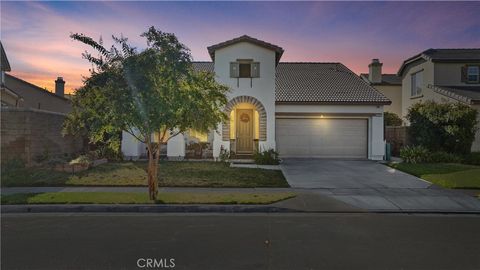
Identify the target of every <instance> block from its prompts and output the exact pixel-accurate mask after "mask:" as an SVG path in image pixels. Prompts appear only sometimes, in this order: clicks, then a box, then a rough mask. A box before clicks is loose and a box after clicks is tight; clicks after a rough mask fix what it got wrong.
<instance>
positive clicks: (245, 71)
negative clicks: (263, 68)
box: [239, 63, 252, 78]
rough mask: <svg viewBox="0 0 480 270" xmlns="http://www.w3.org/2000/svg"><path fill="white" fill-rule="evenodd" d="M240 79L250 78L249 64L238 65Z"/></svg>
mask: <svg viewBox="0 0 480 270" xmlns="http://www.w3.org/2000/svg"><path fill="white" fill-rule="evenodd" d="M239 66H240V78H251V77H252V75H251V74H252V73H251V64H250V63H240V64H239Z"/></svg>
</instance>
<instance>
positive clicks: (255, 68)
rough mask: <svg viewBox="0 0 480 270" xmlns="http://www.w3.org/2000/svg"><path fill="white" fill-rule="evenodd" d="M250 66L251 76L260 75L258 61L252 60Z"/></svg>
mask: <svg viewBox="0 0 480 270" xmlns="http://www.w3.org/2000/svg"><path fill="white" fill-rule="evenodd" d="M250 67H251V69H252V70H251V72H250V74H251V75H252V78H258V77H260V63H259V62H253V63H252V65H251V66H250Z"/></svg>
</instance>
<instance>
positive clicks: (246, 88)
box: [213, 42, 275, 157]
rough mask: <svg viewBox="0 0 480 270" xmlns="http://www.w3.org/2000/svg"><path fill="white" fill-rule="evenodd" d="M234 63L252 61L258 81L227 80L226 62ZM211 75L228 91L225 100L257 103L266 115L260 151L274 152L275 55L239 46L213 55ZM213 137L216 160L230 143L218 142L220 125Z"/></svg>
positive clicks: (257, 47)
mask: <svg viewBox="0 0 480 270" xmlns="http://www.w3.org/2000/svg"><path fill="white" fill-rule="evenodd" d="M237 59H252V60H253V61H254V62H259V63H260V77H259V78H252V79H250V78H230V62H235V61H237ZM215 74H216V79H217V81H218V82H219V83H222V84H225V85H227V86H229V87H230V89H231V91H230V93H229V94H228V98H229V100H231V99H233V98H234V97H237V96H252V97H254V98H256V99H257V100H258V101H260V102H261V103H262V104H263V106H264V107H265V111H266V113H267V136H266V137H267V139H266V140H265V141H260V142H259V145H260V147H262V148H263V149H269V148H275V52H274V51H271V50H267V49H265V48H263V47H259V46H257V45H254V44H251V43H248V42H241V43H237V44H234V45H232V46H229V47H226V48H222V49H219V50H217V51H216V52H215ZM217 130H218V131H219V132H220V133H215V136H214V145H213V156H214V157H218V155H219V153H220V148H221V147H222V146H223V148H225V149H227V150H229V148H230V142H229V141H222V138H221V131H222V127H221V125H219V126H218V129H217Z"/></svg>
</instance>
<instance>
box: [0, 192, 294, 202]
mask: <svg viewBox="0 0 480 270" xmlns="http://www.w3.org/2000/svg"><path fill="white" fill-rule="evenodd" d="M292 197H295V194H294V193H291V192H274V193H260V192H258V193H216V192H209V193H197V192H195V193H178V192H160V193H159V194H158V199H157V201H151V200H150V199H149V197H148V195H147V194H146V192H145V193H126V192H52V193H21V194H12V195H4V196H2V197H1V202H2V204H152V203H156V204H271V203H274V202H278V201H281V200H286V199H289V198H292Z"/></svg>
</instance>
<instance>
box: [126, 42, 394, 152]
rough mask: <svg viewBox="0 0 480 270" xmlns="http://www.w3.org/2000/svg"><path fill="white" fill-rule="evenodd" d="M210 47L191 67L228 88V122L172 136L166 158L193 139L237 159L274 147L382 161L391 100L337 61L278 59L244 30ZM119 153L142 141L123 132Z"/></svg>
mask: <svg viewBox="0 0 480 270" xmlns="http://www.w3.org/2000/svg"><path fill="white" fill-rule="evenodd" d="M208 52H209V54H210V57H211V58H212V60H213V62H195V63H194V67H195V68H196V69H197V70H207V71H211V72H214V73H215V75H216V78H217V81H218V82H219V83H222V84H225V85H227V86H228V87H229V88H230V89H231V92H230V93H229V94H228V99H229V102H228V104H227V105H226V107H225V108H224V111H225V112H226V113H227V115H229V116H230V121H227V122H225V123H221V124H219V126H218V128H217V131H213V132H211V133H210V134H203V135H200V134H196V132H194V131H192V132H188V134H180V135H178V136H176V137H174V138H172V139H171V140H170V141H169V142H168V145H167V156H168V157H169V158H180V159H181V158H183V157H184V156H185V148H186V145H187V144H188V142H189V141H190V139H191V137H196V138H197V139H198V141H208V142H210V144H211V145H212V151H213V157H214V158H218V157H219V155H220V152H221V149H224V150H226V151H232V152H234V153H235V156H237V157H242V156H245V157H248V156H251V155H252V154H253V153H254V151H256V150H268V149H276V150H277V151H278V152H279V154H280V155H281V157H324V158H364V159H366V158H368V159H372V160H381V159H383V156H384V152H385V147H384V138H383V106H384V105H389V104H390V100H388V98H386V97H385V96H384V95H382V94H381V93H380V92H378V91H377V90H375V89H374V88H372V87H371V86H370V85H368V84H367V83H366V82H365V81H363V80H362V79H361V78H360V77H359V76H357V75H355V74H354V73H353V72H352V71H351V70H349V69H348V68H347V67H345V66H344V65H343V64H341V63H308V62H307V63H303V62H302V63H300V62H298V63H292V62H288V63H286V62H285V63H284V62H280V59H281V57H282V54H283V52H284V51H283V49H282V48H281V47H279V46H277V45H273V44H270V43H268V42H265V41H261V40H258V39H255V38H252V37H249V36H241V37H238V38H235V39H232V40H228V41H225V42H222V43H219V44H216V45H213V46H210V47H208ZM192 134H193V135H192ZM187 147H188V145H187ZM122 151H123V153H124V155H125V156H126V157H127V158H138V157H139V156H142V155H144V154H145V146H144V145H143V144H141V143H139V142H138V141H137V140H135V139H134V138H133V137H132V136H131V135H129V134H128V133H126V132H124V133H123V139H122Z"/></svg>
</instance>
